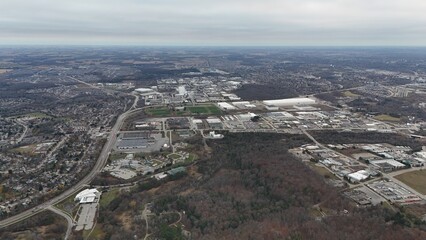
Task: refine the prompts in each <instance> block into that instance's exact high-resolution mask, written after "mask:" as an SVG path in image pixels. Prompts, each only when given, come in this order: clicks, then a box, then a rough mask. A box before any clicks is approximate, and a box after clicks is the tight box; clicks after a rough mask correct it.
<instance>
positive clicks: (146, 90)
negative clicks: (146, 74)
mask: <svg viewBox="0 0 426 240" xmlns="http://www.w3.org/2000/svg"><path fill="white" fill-rule="evenodd" d="M135 91H136V92H139V93H149V92H154V90H152V89H151V88H136V89H135Z"/></svg>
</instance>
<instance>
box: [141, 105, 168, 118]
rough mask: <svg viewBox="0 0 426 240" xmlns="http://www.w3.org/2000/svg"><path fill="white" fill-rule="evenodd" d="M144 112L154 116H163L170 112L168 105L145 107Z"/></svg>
mask: <svg viewBox="0 0 426 240" xmlns="http://www.w3.org/2000/svg"><path fill="white" fill-rule="evenodd" d="M145 113H146V114H148V115H151V116H156V117H165V116H170V115H171V114H172V112H171V111H170V109H169V108H168V107H157V108H147V109H145Z"/></svg>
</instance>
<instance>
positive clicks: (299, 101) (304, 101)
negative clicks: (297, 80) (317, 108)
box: [263, 98, 316, 107]
mask: <svg viewBox="0 0 426 240" xmlns="http://www.w3.org/2000/svg"><path fill="white" fill-rule="evenodd" d="M315 102H316V101H315V100H314V99H311V98H287V99H277V100H265V101H263V103H264V104H265V105H266V106H276V107H291V106H304V105H312V104H315Z"/></svg>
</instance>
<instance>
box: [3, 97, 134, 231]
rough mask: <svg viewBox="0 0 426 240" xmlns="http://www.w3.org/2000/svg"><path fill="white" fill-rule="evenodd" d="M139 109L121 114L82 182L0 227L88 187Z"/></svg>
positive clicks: (17, 220) (8, 219) (6, 220)
mask: <svg viewBox="0 0 426 240" xmlns="http://www.w3.org/2000/svg"><path fill="white" fill-rule="evenodd" d="M136 100H137V98H135V101H136ZM137 110H139V109H130V110H128V111H127V112H125V113H123V114H121V115H120V116H119V117H118V118H117V121H116V123H115V125H114V127H113V128H112V129H111V132H110V133H109V136H108V139H107V142H106V143H105V145H104V147H103V148H102V151H101V153H100V155H99V157H98V160H97V161H96V164H95V166H94V167H93V168H92V171H91V172H90V173H89V174H88V175H86V176H85V177H84V178H83V179H82V180H80V182H78V183H77V184H76V185H75V186H73V187H71V188H69V189H67V190H66V191H65V192H63V193H61V194H60V195H58V196H56V197H54V198H52V199H51V200H49V201H47V202H45V203H43V204H40V205H38V206H35V207H33V208H30V209H28V210H26V211H24V212H21V213H19V214H17V215H14V216H11V217H9V218H7V219H4V220H1V221H0V228H4V227H7V226H10V225H13V224H15V223H18V222H20V221H22V220H25V219H27V218H30V217H32V216H34V215H36V214H38V213H40V212H42V211H44V210H46V209H48V208H49V207H50V206H53V205H55V204H57V203H59V202H61V201H63V200H65V199H67V198H68V197H70V196H72V195H74V194H76V193H77V192H79V191H80V190H82V189H83V188H84V187H86V186H87V185H88V184H90V182H91V181H92V180H93V179H94V178H95V177H96V175H97V174H98V173H99V172H100V171H101V170H102V168H103V167H104V166H105V164H106V162H107V161H108V156H109V153H110V151H111V149H112V147H113V146H114V143H115V141H116V139H117V133H118V131H119V130H120V128H121V126H122V124H123V122H124V120H125V119H126V118H127V117H128V116H129V115H130V114H132V113H133V112H135V111H137Z"/></svg>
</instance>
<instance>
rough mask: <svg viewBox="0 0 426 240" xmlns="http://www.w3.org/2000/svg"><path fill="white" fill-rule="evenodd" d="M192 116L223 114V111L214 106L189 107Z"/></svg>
mask: <svg viewBox="0 0 426 240" xmlns="http://www.w3.org/2000/svg"><path fill="white" fill-rule="evenodd" d="M187 110H188V111H189V112H190V113H192V114H221V113H222V111H220V109H219V108H218V107H216V106H215V105H212V104H208V105H198V106H191V107H187Z"/></svg>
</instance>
